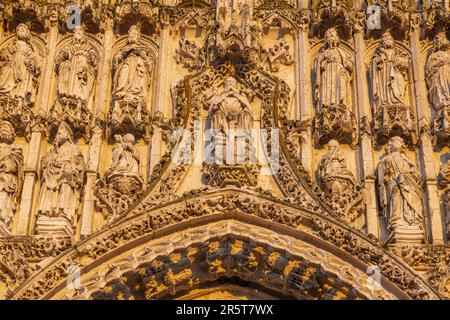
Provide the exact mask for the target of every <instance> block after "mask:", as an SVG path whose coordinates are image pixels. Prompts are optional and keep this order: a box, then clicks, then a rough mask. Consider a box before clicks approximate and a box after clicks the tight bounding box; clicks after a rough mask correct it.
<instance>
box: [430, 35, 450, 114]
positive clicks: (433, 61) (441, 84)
mask: <svg viewBox="0 0 450 320" xmlns="http://www.w3.org/2000/svg"><path fill="white" fill-rule="evenodd" d="M425 78H426V81H427V85H428V91H429V98H430V102H431V104H432V105H433V106H434V108H435V109H436V110H440V109H442V108H444V107H448V106H450V43H449V40H448V39H447V36H446V35H445V33H444V32H440V33H438V34H437V35H436V36H435V38H434V41H433V47H432V53H431V54H430V55H429V56H428V59H427V62H426V65H425Z"/></svg>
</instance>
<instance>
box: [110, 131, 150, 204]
mask: <svg viewBox="0 0 450 320" xmlns="http://www.w3.org/2000/svg"><path fill="white" fill-rule="evenodd" d="M116 141H117V142H120V145H119V146H117V147H115V148H114V150H113V155H112V165H111V167H110V168H109V169H108V170H106V172H105V180H106V183H107V184H111V185H112V186H113V188H114V189H115V190H117V191H119V192H120V193H122V194H125V195H127V194H128V195H132V194H133V193H136V192H138V191H140V190H141V188H142V184H143V180H142V178H141V176H140V162H141V160H140V155H139V151H138V150H137V149H136V148H135V147H134V146H133V145H134V143H135V139H134V136H133V135H132V134H126V135H124V136H123V138H122V137H121V136H116Z"/></svg>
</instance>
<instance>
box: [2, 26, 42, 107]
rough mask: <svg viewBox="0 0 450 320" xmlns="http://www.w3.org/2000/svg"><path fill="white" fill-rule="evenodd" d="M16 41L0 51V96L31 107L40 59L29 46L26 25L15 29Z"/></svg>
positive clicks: (29, 36) (29, 39)
mask: <svg viewBox="0 0 450 320" xmlns="http://www.w3.org/2000/svg"><path fill="white" fill-rule="evenodd" d="M16 35H17V39H16V41H15V42H14V43H13V44H12V45H11V46H9V47H7V48H5V49H3V50H1V51H0V96H2V95H6V96H8V97H10V98H13V99H16V100H20V101H22V102H23V103H24V104H25V105H28V106H29V105H32V104H33V103H34V100H35V96H36V88H37V85H38V77H39V74H40V67H39V65H40V58H39V55H38V54H37V52H36V50H35V49H34V48H33V46H32V44H31V35H30V30H29V29H28V27H27V25H26V24H19V25H18V26H17V28H16Z"/></svg>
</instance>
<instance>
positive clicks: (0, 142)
mask: <svg viewBox="0 0 450 320" xmlns="http://www.w3.org/2000/svg"><path fill="white" fill-rule="evenodd" d="M14 138H15V132H14V128H13V126H12V125H11V124H10V123H9V122H7V121H0V236H2V235H3V236H5V235H8V234H9V233H10V231H11V223H12V218H13V216H14V213H15V211H16V207H17V198H18V196H19V190H20V187H21V184H22V166H23V152H22V149H21V148H20V147H18V146H15V145H13V143H14Z"/></svg>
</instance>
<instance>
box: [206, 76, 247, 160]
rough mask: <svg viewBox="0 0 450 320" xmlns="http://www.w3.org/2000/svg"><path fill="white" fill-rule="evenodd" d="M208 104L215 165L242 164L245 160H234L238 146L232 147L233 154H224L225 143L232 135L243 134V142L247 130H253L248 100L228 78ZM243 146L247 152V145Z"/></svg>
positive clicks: (235, 82) (233, 81) (231, 79)
mask: <svg viewBox="0 0 450 320" xmlns="http://www.w3.org/2000/svg"><path fill="white" fill-rule="evenodd" d="M208 104H209V106H210V109H209V116H208V118H209V121H210V128H211V133H212V135H213V137H212V140H213V141H214V142H215V146H216V147H215V161H216V163H224V162H226V163H228V164H234V163H236V162H238V163H239V162H242V161H243V160H245V159H236V151H237V147H238V146H235V147H234V150H235V152H232V153H230V152H228V153H227V154H225V145H226V143H225V142H226V139H227V138H229V137H230V134H232V133H234V134H239V133H241V134H244V135H245V137H243V138H244V141H245V139H247V138H248V136H247V135H248V134H250V132H249V130H250V129H252V128H253V118H252V116H251V114H250V102H249V100H248V98H247V97H246V96H245V95H243V94H241V93H240V92H239V90H238V89H237V81H236V79H234V78H233V77H229V78H228V79H226V80H225V81H224V90H223V91H222V92H221V93H218V94H215V95H214V96H212V97H211V98H210V99H209V100H208ZM231 130H234V131H231ZM241 138H242V137H241ZM238 141H239V138H238ZM245 145H246V148H247V150H248V143H246V144H245ZM244 156H245V155H244ZM224 160H225V161H224Z"/></svg>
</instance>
